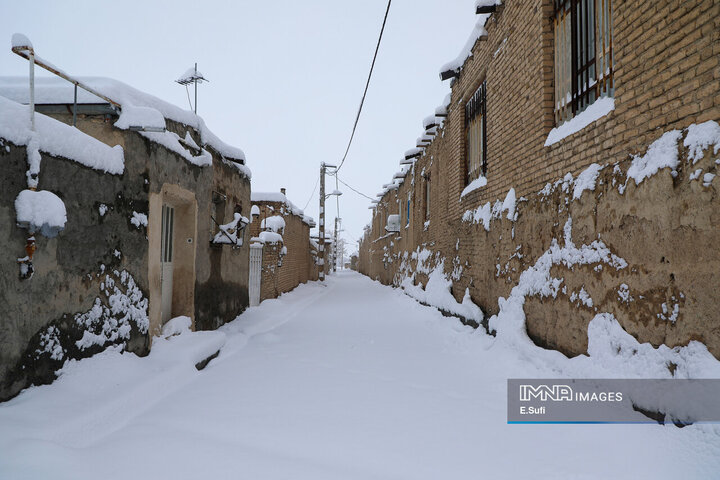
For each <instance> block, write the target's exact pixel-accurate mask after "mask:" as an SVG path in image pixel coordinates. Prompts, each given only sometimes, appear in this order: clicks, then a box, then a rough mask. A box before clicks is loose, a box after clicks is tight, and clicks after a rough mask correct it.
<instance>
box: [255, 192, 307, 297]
mask: <svg viewBox="0 0 720 480" xmlns="http://www.w3.org/2000/svg"><path fill="white" fill-rule="evenodd" d="M252 203H253V205H257V206H258V208H259V209H260V215H259V216H258V217H257V218H253V221H252V223H251V224H250V235H251V237H253V238H257V237H258V236H259V234H260V231H261V224H262V221H263V220H264V219H267V218H269V217H272V216H281V217H282V218H283V219H284V220H285V230H284V232H283V233H282V240H283V241H282V243H265V245H264V247H263V266H262V284H261V289H260V300H261V301H262V300H265V299H267V298H276V297H278V296H279V295H281V294H282V293H285V292H289V291H290V290H293V289H294V288H295V287H297V286H298V285H299V284H301V283H305V282H307V281H310V280H317V277H318V269H317V266H316V265H315V259H314V257H313V249H312V247H311V244H310V225H309V224H308V223H307V222H306V221H305V220H304V219H303V216H301V215H297V214H295V213H293V211H292V207H291V205H290V204H288V203H285V202H269V201H253V202H252ZM283 247H285V251H286V252H287V253H285V254H283V253H282V252H283Z"/></svg>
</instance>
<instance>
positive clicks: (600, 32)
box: [554, 0, 614, 125]
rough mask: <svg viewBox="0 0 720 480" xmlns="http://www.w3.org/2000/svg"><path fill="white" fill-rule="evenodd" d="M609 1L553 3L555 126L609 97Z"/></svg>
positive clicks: (610, 80)
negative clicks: (597, 101)
mask: <svg viewBox="0 0 720 480" xmlns="http://www.w3.org/2000/svg"><path fill="white" fill-rule="evenodd" d="M611 1H612V0H555V19H554V29H555V122H556V124H558V125H559V124H561V123H563V122H565V121H566V120H569V119H570V118H572V117H573V116H575V115H577V114H578V113H580V112H582V111H583V110H585V109H586V108H587V107H588V106H589V105H590V104H592V103H593V102H594V101H595V100H596V99H597V98H598V97H601V96H612V95H613V94H614V84H613V58H612V5H611Z"/></svg>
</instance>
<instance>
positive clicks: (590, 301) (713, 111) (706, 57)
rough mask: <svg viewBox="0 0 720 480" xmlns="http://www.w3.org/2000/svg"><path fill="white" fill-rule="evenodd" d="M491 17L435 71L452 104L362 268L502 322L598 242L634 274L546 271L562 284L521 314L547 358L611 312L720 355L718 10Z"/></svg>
mask: <svg viewBox="0 0 720 480" xmlns="http://www.w3.org/2000/svg"><path fill="white" fill-rule="evenodd" d="M496 3H500V2H495V1H489V2H486V1H484V0H479V1H478V2H477V5H476V8H477V11H478V14H479V15H478V18H479V21H478V25H477V27H476V29H475V30H474V32H473V34H472V36H471V38H470V39H469V41H468V45H467V47H466V49H465V50H464V51H463V52H461V54H460V56H459V57H458V59H456V60H455V61H453V62H450V63H449V64H448V65H446V66H444V67H443V68H442V70H441V78H442V79H444V80H450V81H451V94H450V95H448V98H446V100H445V102H444V103H443V105H441V106H440V107H438V109H437V110H436V112H435V114H434V115H431V116H430V117H428V118H427V119H425V120H424V122H423V129H424V132H423V135H422V136H421V137H420V138H418V143H417V145H415V147H416V148H414V149H411V150H409V151H408V152H406V154H405V160H404V161H403V162H402V163H403V164H404V165H403V166H402V168H401V170H400V171H399V172H398V173H397V174H396V175H395V177H394V178H393V179H392V181H391V183H388V184H386V185H385V186H384V188H383V190H382V192H381V193H380V194H379V195H378V200H377V201H376V202H375V206H374V208H373V216H372V221H371V223H370V224H369V225H368V227H366V230H365V235H364V237H363V239H362V242H361V246H360V258H359V262H358V263H359V269H360V271H361V272H363V273H365V274H367V275H369V276H371V277H373V278H377V279H379V280H380V281H382V282H383V283H386V284H395V285H400V284H401V283H402V282H403V281H407V279H408V278H409V279H410V281H412V282H413V283H415V284H424V283H426V282H427V279H428V272H429V271H431V270H433V269H434V268H442V269H443V271H444V273H445V275H446V276H447V277H448V278H451V279H452V281H453V285H452V292H451V293H452V294H453V296H454V297H455V299H456V300H457V301H458V302H459V301H461V300H462V298H463V295H464V292H465V291H466V289H467V290H468V292H469V294H470V296H471V298H472V300H473V302H474V303H476V304H477V305H479V306H481V307H482V309H483V310H484V311H485V312H486V314H495V313H497V312H498V303H497V299H498V298H499V297H508V295H510V293H511V290H512V288H513V287H514V286H516V285H518V283H519V281H520V275H521V273H522V272H524V271H526V270H528V269H529V268H531V267H533V265H534V264H535V263H536V262H537V261H538V260H539V259H540V258H541V257H542V256H543V254H544V253H545V252H548V251H549V250H550V249H551V248H552V247H553V245H556V244H557V245H566V246H569V245H594V244H593V242H594V241H602V242H603V245H604V246H606V247H607V248H608V249H609V250H610V251H611V252H612V254H613V255H615V256H616V257H617V258H621V259H623V262H624V263H625V264H626V265H625V266H623V262H620V263H619V264H616V265H614V266H608V265H607V264H603V263H602V262H596V263H592V264H582V265H580V264H578V265H572V264H570V265H567V264H565V265H564V264H557V265H556V264H553V266H552V269H551V272H552V277H553V278H557V279H558V283H557V285H556V286H558V285H559V287H558V288H556V289H554V290H553V289H551V290H550V291H549V293H548V291H542V292H535V293H534V294H532V295H528V296H527V298H526V300H525V302H524V310H525V314H526V328H527V332H528V334H529V336H530V337H531V338H532V339H533V340H534V341H535V342H536V343H538V344H540V345H542V346H546V347H550V348H555V349H559V350H561V351H563V352H564V353H566V354H568V355H577V354H580V353H584V352H585V351H586V350H587V325H588V323H589V322H590V320H591V319H592V318H593V317H594V316H595V315H596V314H597V313H598V312H610V313H612V314H613V315H614V316H615V317H616V318H617V320H618V322H619V323H620V325H622V327H623V328H624V329H625V330H626V331H627V332H629V333H630V334H632V335H633V336H635V337H636V338H638V340H640V341H641V342H650V343H652V344H654V345H659V344H667V345H669V346H676V345H685V344H687V343H688V342H689V341H691V340H700V341H702V342H703V343H705V344H706V345H707V346H708V348H709V349H710V351H711V352H712V353H713V354H714V355H715V356H720V322H719V321H718V319H719V318H720V304H719V303H718V302H717V300H716V293H715V292H717V291H718V289H720V275H718V274H717V272H718V271H720V256H718V253H717V249H715V248H712V247H710V245H716V244H717V242H718V241H720V232H718V229H717V228H716V227H714V226H713V225H718V224H719V223H718V222H720V217H719V216H718V215H719V214H718V213H717V212H718V211H720V210H719V209H718V206H719V205H718V204H719V199H718V181H717V180H715V181H713V178H714V176H715V174H716V173H717V169H718V163H719V162H720V158H719V157H718V151H719V150H720V127H719V126H718V124H717V121H718V120H720V62H719V60H718V59H719V58H720V3H718V2H717V1H714V0H695V1H690V2H680V1H670V0H660V1H657V2H644V1H639V0H629V1H623V2H620V1H617V0H595V1H590V0H518V1H514V0H513V1H510V0H508V1H506V2H502V4H500V5H496ZM583 47H584V48H583ZM548 296H550V297H554V298H550V299H548Z"/></svg>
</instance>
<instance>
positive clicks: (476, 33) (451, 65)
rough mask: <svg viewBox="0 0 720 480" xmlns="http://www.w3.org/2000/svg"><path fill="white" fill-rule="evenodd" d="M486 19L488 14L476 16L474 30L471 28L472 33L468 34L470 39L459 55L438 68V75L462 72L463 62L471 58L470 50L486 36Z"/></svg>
mask: <svg viewBox="0 0 720 480" xmlns="http://www.w3.org/2000/svg"><path fill="white" fill-rule="evenodd" d="M488 18H490V14H489V13H485V14H482V15H478V21H477V23H475V28H473V30H472V33H470V37H468V39H467V42H465V46H464V47H463V48H462V50H461V51H460V54H459V55H458V56H457V57H456V58H455V59H454V60H452V61H450V62H448V63H446V64H445V65H443V66H442V67H440V73H443V72H448V71H454V72H459V71H460V70H462V66H463V64H464V63H465V61H466V60H467V59H468V58H470V57H471V56H472V49H473V47H474V46H475V42H477V41H478V39H479V38H480V37H483V36H487V30H485V22H486V21H487V19H488Z"/></svg>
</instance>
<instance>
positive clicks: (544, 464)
mask: <svg viewBox="0 0 720 480" xmlns="http://www.w3.org/2000/svg"><path fill="white" fill-rule="evenodd" d="M180 323H182V322H181V321H173V323H171V325H177V324H180ZM166 333H167V331H166ZM218 348H219V349H220V353H219V356H218V357H217V358H215V359H213V360H211V361H210V363H209V364H207V366H206V367H205V368H204V369H203V370H201V371H198V370H197V369H196V368H195V364H196V363H198V362H200V361H202V360H203V359H206V358H208V357H209V356H211V355H212V354H213V353H214V352H216V351H217V350H218ZM533 348H535V352H534V354H533V357H529V356H528V354H527V350H525V349H522V348H513V347H512V345H509V344H503V343H500V342H499V341H497V340H496V339H495V338H493V337H491V336H489V335H487V334H485V333H484V332H483V331H482V329H479V330H472V329H470V328H469V327H464V326H462V325H461V324H460V322H459V321H458V320H457V319H455V318H452V317H444V316H442V315H441V314H440V313H439V312H438V311H437V310H436V309H433V308H430V307H425V306H422V305H420V304H418V303H417V302H415V301H414V300H412V299H411V298H409V297H407V296H406V295H404V294H403V293H402V291H401V290H398V289H392V288H389V287H386V286H382V285H380V284H379V283H377V282H373V281H372V280H370V279H368V278H367V277H364V276H361V275H359V274H357V273H354V272H340V273H338V274H336V275H331V276H330V277H329V278H328V280H327V282H326V284H325V285H323V284H321V283H318V282H310V283H308V284H305V285H301V286H300V287H298V288H297V289H296V290H294V291H293V292H290V293H287V294H284V295H282V296H281V297H280V298H278V299H275V300H267V301H265V302H263V304H262V305H261V306H259V307H253V308H250V309H249V310H247V311H246V312H245V313H243V314H242V315H240V316H239V317H238V318H237V319H236V320H235V321H234V322H231V323H229V324H227V325H226V326H224V327H222V328H221V329H219V330H218V331H205V332H190V331H189V330H188V331H184V332H182V333H181V334H180V335H175V336H172V337H170V338H169V339H168V340H165V339H161V338H157V337H156V338H155V340H154V346H153V349H152V350H151V352H150V355H149V356H148V357H146V358H139V357H137V356H135V355H134V354H131V353H124V354H123V353H120V352H119V351H117V350H113V349H112V348H111V349H109V350H107V351H106V352H104V353H102V354H99V355H96V356H95V357H93V358H90V359H85V360H82V361H79V362H77V361H69V362H68V363H67V364H66V366H65V367H64V369H63V373H62V374H61V375H60V378H59V379H58V380H57V381H56V382H55V383H54V384H52V385H48V386H42V387H33V388H30V389H29V390H26V391H24V392H23V393H21V394H20V395H19V396H18V397H16V398H14V399H12V400H10V401H8V402H6V403H3V404H0V425H2V426H3V428H2V429H1V430H0V451H2V452H3V454H2V455H0V478H3V479H13V480H21V479H41V478H53V479H54V480H61V479H73V480H80V479H97V478H103V479H132V478H156V479H161V478H172V479H225V478H228V479H230V478H233V479H237V478H247V479H260V478H262V479H289V478H293V479H301V478H303V479H304V478H307V479H313V480H318V479H334V480H336V479H363V480H367V479H401V478H402V479H413V480H417V479H441V478H452V479H470V478H473V479H477V478H489V479H501V478H582V479H588V478H660V477H662V478H688V479H693V478H697V479H710V478H717V472H718V471H720V442H718V438H720V426H718V425H700V426H698V425H692V426H689V427H686V428H682V429H680V428H677V427H675V426H672V425H671V426H660V425H654V424H653V425H508V424H507V423H506V401H507V399H506V379H508V378H527V377H537V378H547V377H558V376H559V375H562V374H571V375H576V376H581V372H587V373H588V374H590V375H601V374H602V370H601V369H600V368H601V367H599V366H598V367H595V366H593V364H592V362H591V361H590V360H588V357H581V358H576V359H572V360H569V359H567V358H565V357H564V356H562V355H561V354H559V353H558V352H550V351H547V350H542V349H540V348H537V347H533Z"/></svg>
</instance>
